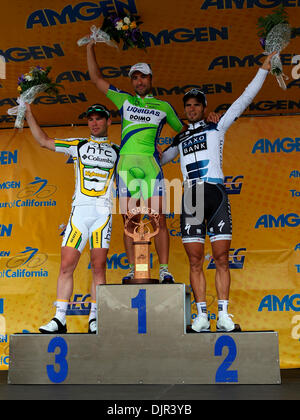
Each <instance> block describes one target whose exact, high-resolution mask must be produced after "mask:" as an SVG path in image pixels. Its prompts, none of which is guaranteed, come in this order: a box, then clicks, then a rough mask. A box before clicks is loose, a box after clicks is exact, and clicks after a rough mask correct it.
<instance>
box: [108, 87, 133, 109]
mask: <svg viewBox="0 0 300 420" xmlns="http://www.w3.org/2000/svg"><path fill="white" fill-rule="evenodd" d="M106 96H107V98H108V99H109V100H111V101H112V102H113V103H114V104H115V105H116V107H117V108H118V109H121V108H122V106H123V104H124V102H125V101H126V99H127V98H128V97H129V96H131V95H130V93H127V92H123V91H121V90H119V89H117V88H116V87H114V86H113V85H110V86H109V88H108V91H107V94H106Z"/></svg>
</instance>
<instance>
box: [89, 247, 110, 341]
mask: <svg viewBox="0 0 300 420" xmlns="http://www.w3.org/2000/svg"><path fill="white" fill-rule="evenodd" d="M107 253H108V248H94V249H91V269H92V285H91V310H90V314H89V333H93V334H96V332H97V301H96V286H97V285H99V284H106V258H107Z"/></svg>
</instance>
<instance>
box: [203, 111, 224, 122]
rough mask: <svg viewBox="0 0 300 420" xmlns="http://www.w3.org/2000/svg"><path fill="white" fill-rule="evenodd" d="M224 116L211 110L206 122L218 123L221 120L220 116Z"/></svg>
mask: <svg viewBox="0 0 300 420" xmlns="http://www.w3.org/2000/svg"><path fill="white" fill-rule="evenodd" d="M221 117H222V115H221V114H218V113H216V112H210V113H209V114H208V116H207V118H206V122H212V123H215V124H217V123H218V122H219V121H220V118H221Z"/></svg>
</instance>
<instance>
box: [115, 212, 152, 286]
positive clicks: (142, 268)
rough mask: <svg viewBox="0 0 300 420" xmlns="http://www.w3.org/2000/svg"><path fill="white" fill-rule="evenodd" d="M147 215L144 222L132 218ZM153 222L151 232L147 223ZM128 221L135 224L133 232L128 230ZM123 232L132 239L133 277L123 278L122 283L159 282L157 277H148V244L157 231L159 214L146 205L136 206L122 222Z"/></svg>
mask: <svg viewBox="0 0 300 420" xmlns="http://www.w3.org/2000/svg"><path fill="white" fill-rule="evenodd" d="M145 214H146V215H147V216H149V220H147V221H146V222H145V221H144V220H140V221H139V222H136V221H134V220H133V219H134V218H135V217H136V216H141V215H145ZM152 222H154V228H153V231H152V232H151V230H150V227H149V224H150V223H152ZM129 223H132V224H133V225H135V227H134V229H133V232H130V231H129V230H128V225H129ZM124 230H125V234H126V235H127V236H129V237H130V238H132V239H133V248H134V277H133V279H132V280H124V281H123V283H124V284H151V283H152V284H155V283H159V280H157V279H151V278H150V245H151V239H152V238H153V237H154V236H155V235H157V234H158V232H159V214H158V213H157V212H156V211H154V210H153V209H149V208H148V207H136V208H134V209H132V210H130V211H128V213H127V217H126V220H125V223H124Z"/></svg>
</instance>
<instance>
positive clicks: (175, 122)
mask: <svg viewBox="0 0 300 420" xmlns="http://www.w3.org/2000/svg"><path fill="white" fill-rule="evenodd" d="M166 114H167V123H168V124H169V126H170V127H172V128H173V130H175V131H176V132H177V133H179V131H181V130H182V127H183V122H182V121H181V120H180V119H179V117H178V115H177V113H176V111H175V109H174V108H173V107H172V106H171V105H170V104H169V103H167V102H166Z"/></svg>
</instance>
